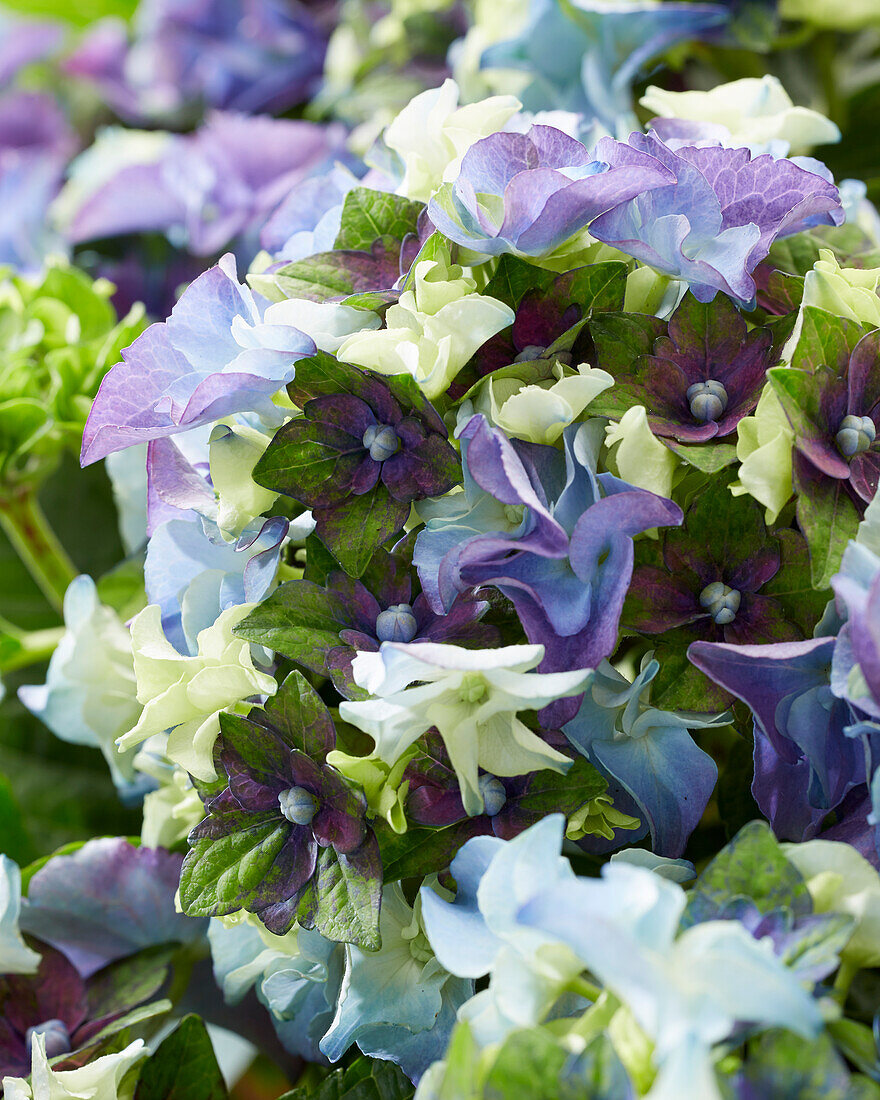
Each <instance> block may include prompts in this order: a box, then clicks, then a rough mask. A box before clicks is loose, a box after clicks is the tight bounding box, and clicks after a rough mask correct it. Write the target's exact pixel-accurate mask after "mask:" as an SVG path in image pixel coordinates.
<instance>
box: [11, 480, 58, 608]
mask: <svg viewBox="0 0 880 1100" xmlns="http://www.w3.org/2000/svg"><path fill="white" fill-rule="evenodd" d="M0 528H2V529H3V531H4V532H5V533H6V537H7V538H8V539H9V541H10V542H11V543H12V546H13V548H14V550H15V552H16V553H17V554H18V556H19V557H20V558H21V560H22V561H23V562H24V564H25V565H26V566H27V569H28V572H29V573H30V574H31V576H32V577H33V578H34V580H35V581H36V582H37V584H38V585H39V588H40V591H41V592H42V593H43V595H44V596H45V597H46V599H47V600H48V601H49V603H50V604H51V605H52V607H54V608H55V610H56V611H57V612H58V613H59V614H60V613H61V609H62V603H63V600H64V593H65V592H66V591H67V586H68V585H69V584H70V582H71V581H72V580H73V578H74V577H75V576H76V569H75V568H74V565H73V562H72V561H71V560H70V558H69V557H68V556H67V552H66V551H65V549H64V547H63V546H62V545H61V543H60V542H59V541H58V536H57V535H56V534H55V532H54V531H53V530H52V528H51V527H50V526H49V521H48V520H47V519H46V517H45V515H44V514H43V509H42V508H41V507H40V504H39V501H38V500H37V494H36V492H35V491H34V490H28V491H25V492H22V493H18V494H17V495H15V496H11V497H4V498H2V499H0Z"/></svg>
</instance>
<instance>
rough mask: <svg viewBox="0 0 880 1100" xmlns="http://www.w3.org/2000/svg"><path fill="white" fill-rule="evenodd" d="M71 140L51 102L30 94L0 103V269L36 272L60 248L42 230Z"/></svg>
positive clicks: (55, 239) (54, 238)
mask: <svg viewBox="0 0 880 1100" xmlns="http://www.w3.org/2000/svg"><path fill="white" fill-rule="evenodd" d="M75 141H76V139H75V136H74V134H73V131H72V130H71V128H70V126H69V125H68V122H67V120H66V118H65V117H64V115H63V113H62V112H61V110H60V109H59V107H58V105H57V104H56V103H55V101H54V100H53V99H52V98H51V97H49V96H47V95H42V94H39V93H35V92H10V93H8V94H7V95H5V96H3V97H2V98H0V264H9V265H10V266H12V267H14V268H16V269H18V270H20V271H24V272H34V271H37V270H39V269H40V267H41V266H42V264H43V259H44V257H45V256H46V254H47V253H48V252H50V251H62V250H63V244H62V242H61V240H60V238H58V237H57V236H56V235H55V234H54V233H52V231H51V230H50V229H49V227H48V224H47V211H48V209H49V204H50V203H51V202H52V200H53V199H54V198H55V196H56V194H57V193H58V190H59V188H60V187H61V181H62V178H63V175H64V169H65V167H66V165H67V162H68V160H69V158H70V156H71V154H72V153H73V150H74V148H75Z"/></svg>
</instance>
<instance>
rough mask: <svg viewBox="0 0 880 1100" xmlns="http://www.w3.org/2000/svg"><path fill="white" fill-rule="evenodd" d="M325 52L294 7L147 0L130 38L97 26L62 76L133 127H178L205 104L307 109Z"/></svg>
mask: <svg viewBox="0 0 880 1100" xmlns="http://www.w3.org/2000/svg"><path fill="white" fill-rule="evenodd" d="M324 50H325V39H324V35H323V33H322V31H321V30H320V28H319V26H318V24H317V22H316V21H315V19H314V17H313V16H312V14H311V13H310V12H309V11H308V9H307V7H306V6H305V5H302V4H299V3H296V0H144V2H143V3H141V4H139V5H138V7H137V13H136V15H135V18H134V31H133V34H132V35H131V37H129V34H128V30H127V27H126V25H125V23H123V22H122V21H121V20H115V19H106V20H102V21H101V22H99V23H97V24H95V25H94V26H93V27H92V29H91V30H90V31H89V33H88V34H87V35H86V37H85V39H84V40H83V42H82V43H81V44H80V46H79V48H78V49H77V50H76V52H75V53H74V54H73V55H72V56H71V57H70V58H68V60H67V62H66V64H65V69H66V70H67V72H68V73H71V74H73V75H75V76H80V77H84V78H85V79H86V80H89V81H91V82H93V83H94V84H95V85H96V86H97V88H98V91H99V92H100V93H101V94H102V95H103V97H104V99H105V100H106V101H107V103H108V104H109V105H110V106H111V107H112V108H113V109H114V110H115V111H116V112H117V114H119V115H120V116H121V117H122V118H125V119H126V120H128V121H129V122H134V123H141V122H147V123H159V124H164V125H179V124H182V123H186V122H187V121H191V120H192V119H193V118H194V117H198V115H199V114H200V113H201V112H202V110H203V109H204V108H205V107H221V108H226V109H229V110H234V111H242V112H246V113H248V114H256V113H258V112H267V113H274V112H277V111H283V110H285V109H286V108H288V107H290V106H292V105H293V104H296V103H301V102H303V101H304V100H306V99H308V98H309V97H310V96H311V95H312V93H313V92H314V90H315V87H316V85H317V82H318V80H319V78H320V75H321V71H322V69H323V64H324Z"/></svg>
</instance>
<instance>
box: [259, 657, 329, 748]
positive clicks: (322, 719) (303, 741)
mask: <svg viewBox="0 0 880 1100" xmlns="http://www.w3.org/2000/svg"><path fill="white" fill-rule="evenodd" d="M262 714H263V715H265V719H263V718H262V717H261V713H260V711H259V710H257V711H256V713H255V712H254V711H251V713H250V715H249V717H250V718H251V719H252V720H254V719H255V720H257V721H260V722H263V723H264V724H266V725H269V726H271V727H272V728H273V729H276V730H278V731H279V732H280V733H281V734H282V735H283V737H284V740H285V741H286V742H287V744H288V745H290V746H291V748H294V749H299V750H300V752H304V753H305V754H306V756H311V757H312V758H313V759H323V757H324V755H325V753H326V752H327V751H328V746H329V747H332V745H333V742H334V739H335V736H334V732H333V722H332V720H331V718H330V712H329V711H328V710H327V708H326V706H324V703H323V702H322V700H321V698H320V696H319V695H318V693H317V692H316V691H315V689H314V688H313V687H312V686H311V685H310V684H309V682H308V681H307V680H306V678H305V677H304V676H303V675H302V674H301V673H299V672H291V674H290V675H289V676H288V677H287V679H286V680H285V681H284V683H283V684H282V685H281V687H280V688H279V689H278V691H277V692H276V694H275V695H273V696H272V697H271V698H270V699H268V700H267V701H266V704H265V706H264V707H263V711H262Z"/></svg>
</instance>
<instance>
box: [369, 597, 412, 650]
mask: <svg viewBox="0 0 880 1100" xmlns="http://www.w3.org/2000/svg"><path fill="white" fill-rule="evenodd" d="M418 629H419V624H418V623H417V622H416V617H415V615H413V609H412V608H411V607H410V605H409V604H408V603H393V604H392V605H391V606H390V607H389V608H388V609H387V611H383V612H381V613H380V614H379V616H378V617H377V618H376V637H377V638H378V639H379V641H380V642H411V641H412V640H413V638H414V637H415V636H416V631H417V630H418Z"/></svg>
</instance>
